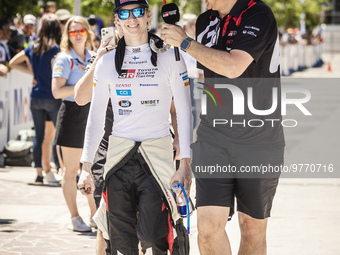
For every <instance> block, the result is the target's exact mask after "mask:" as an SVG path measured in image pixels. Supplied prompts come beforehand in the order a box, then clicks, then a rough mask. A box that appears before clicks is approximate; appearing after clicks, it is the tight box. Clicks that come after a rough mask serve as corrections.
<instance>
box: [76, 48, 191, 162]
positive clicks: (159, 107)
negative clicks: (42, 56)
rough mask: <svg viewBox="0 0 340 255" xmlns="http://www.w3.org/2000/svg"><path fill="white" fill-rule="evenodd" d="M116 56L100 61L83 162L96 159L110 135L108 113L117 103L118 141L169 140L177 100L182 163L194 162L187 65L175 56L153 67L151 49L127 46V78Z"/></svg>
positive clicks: (114, 131) (162, 58) (167, 54)
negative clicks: (172, 109)
mask: <svg viewBox="0 0 340 255" xmlns="http://www.w3.org/2000/svg"><path fill="white" fill-rule="evenodd" d="M115 52H116V50H113V51H112V52H109V53H107V54H105V55H104V56H103V57H102V58H101V59H99V61H98V63H97V65H96V69H95V73H94V81H93V82H94V83H93V86H94V88H93V94H92V101H91V107H90V112H89V118H88V121H87V127H86V134H85V143H84V150H83V155H82V158H81V161H82V162H93V158H94V155H95V152H96V149H97V148H98V145H99V143H100V140H101V138H102V136H103V133H104V122H105V112H106V108H107V102H108V99H109V98H110V97H111V103H112V108H113V114H114V116H115V117H114V118H115V121H114V122H113V127H112V135H114V136H117V137H122V138H126V139H129V140H133V141H141V142H143V141H145V140H149V139H155V138H162V137H164V136H168V135H169V134H170V132H169V112H170V106H171V101H172V97H173V99H174V103H175V106H176V114H177V122H178V134H179V138H180V139H179V141H180V151H181V153H180V154H181V158H190V143H191V132H192V130H191V109H190V107H191V102H190V86H189V78H188V74H187V71H186V67H185V63H184V61H183V60H182V59H181V60H180V61H176V60H175V55H174V50H173V49H170V50H168V51H167V52H165V53H160V54H157V66H154V65H153V64H152V63H151V60H150V57H151V49H150V47H149V44H148V43H147V44H143V45H140V46H137V47H129V46H126V49H125V56H124V61H123V65H122V74H121V75H119V74H118V73H117V72H116V68H115Z"/></svg>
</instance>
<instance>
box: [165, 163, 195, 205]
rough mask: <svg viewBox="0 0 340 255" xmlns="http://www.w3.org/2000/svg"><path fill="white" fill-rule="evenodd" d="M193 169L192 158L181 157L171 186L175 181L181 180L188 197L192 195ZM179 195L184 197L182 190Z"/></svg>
mask: <svg viewBox="0 0 340 255" xmlns="http://www.w3.org/2000/svg"><path fill="white" fill-rule="evenodd" d="M191 181H192V178H191V170H190V158H184V159H181V162H180V165H179V168H178V170H177V171H176V173H175V174H174V176H173V177H172V178H171V181H170V187H171V186H172V184H173V183H175V182H180V183H182V184H183V186H184V189H185V193H186V194H187V197H188V198H189V196H190V187H191ZM177 195H179V196H180V197H181V198H182V199H184V195H183V193H182V192H181V193H180V194H177Z"/></svg>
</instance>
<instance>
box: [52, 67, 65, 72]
mask: <svg viewBox="0 0 340 255" xmlns="http://www.w3.org/2000/svg"><path fill="white" fill-rule="evenodd" d="M62 70H63V68H62V67H56V68H54V69H53V71H62Z"/></svg>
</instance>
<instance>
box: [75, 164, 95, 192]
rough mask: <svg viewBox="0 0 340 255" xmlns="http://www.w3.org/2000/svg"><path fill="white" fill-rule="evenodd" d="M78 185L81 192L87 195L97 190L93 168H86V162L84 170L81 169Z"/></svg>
mask: <svg viewBox="0 0 340 255" xmlns="http://www.w3.org/2000/svg"><path fill="white" fill-rule="evenodd" d="M85 163H86V162H85ZM77 186H78V188H79V190H80V192H81V194H82V195H86V196H88V195H91V194H93V192H94V190H95V186H94V181H93V177H92V173H91V170H90V171H89V170H88V169H86V168H84V164H83V170H82V171H81V174H80V177H79V181H78V185H77Z"/></svg>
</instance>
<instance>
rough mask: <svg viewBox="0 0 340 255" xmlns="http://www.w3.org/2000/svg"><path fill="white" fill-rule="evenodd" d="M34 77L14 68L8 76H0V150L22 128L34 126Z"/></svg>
mask: <svg viewBox="0 0 340 255" xmlns="http://www.w3.org/2000/svg"><path fill="white" fill-rule="evenodd" d="M32 81H33V77H32V76H31V75H28V74H24V73H22V72H19V71H17V70H12V71H11V72H10V73H9V74H8V75H7V77H6V78H4V77H0V151H2V150H3V148H4V146H5V144H6V143H7V141H9V140H10V139H15V138H16V137H17V135H18V132H19V131H20V130H22V129H29V128H32V127H33V121H32V116H31V111H30V93H31V90H32Z"/></svg>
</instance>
